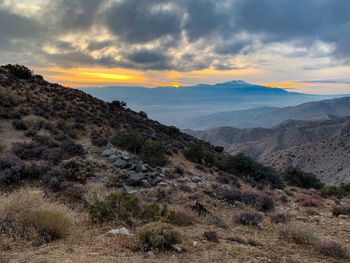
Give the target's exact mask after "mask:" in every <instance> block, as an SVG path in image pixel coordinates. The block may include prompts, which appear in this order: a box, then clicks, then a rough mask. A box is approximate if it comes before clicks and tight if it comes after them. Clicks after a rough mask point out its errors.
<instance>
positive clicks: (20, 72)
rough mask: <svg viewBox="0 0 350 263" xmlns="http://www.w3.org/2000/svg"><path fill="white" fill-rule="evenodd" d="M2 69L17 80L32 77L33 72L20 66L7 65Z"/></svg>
mask: <svg viewBox="0 0 350 263" xmlns="http://www.w3.org/2000/svg"><path fill="white" fill-rule="evenodd" d="M4 68H6V69H7V70H8V71H9V73H10V74H11V75H13V76H15V77H17V78H19V79H28V78H30V77H32V76H33V72H32V71H31V70H30V69H29V68H27V67H25V66H22V65H18V64H15V65H12V64H8V65H6V66H4Z"/></svg>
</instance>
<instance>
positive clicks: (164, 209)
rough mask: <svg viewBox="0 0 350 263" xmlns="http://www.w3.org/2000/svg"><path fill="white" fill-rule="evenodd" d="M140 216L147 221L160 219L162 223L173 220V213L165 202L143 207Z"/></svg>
mask: <svg viewBox="0 0 350 263" xmlns="http://www.w3.org/2000/svg"><path fill="white" fill-rule="evenodd" d="M143 210H144V212H143V215H142V217H143V218H145V219H146V220H148V221H161V222H164V223H170V222H171V221H173V220H174V213H173V211H170V210H169V208H168V206H167V205H166V204H164V205H159V204H151V205H149V206H148V207H146V208H145V209H143Z"/></svg>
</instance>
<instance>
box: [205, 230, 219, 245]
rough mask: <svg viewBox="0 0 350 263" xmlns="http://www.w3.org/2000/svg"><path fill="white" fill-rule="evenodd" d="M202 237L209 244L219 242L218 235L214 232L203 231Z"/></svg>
mask: <svg viewBox="0 0 350 263" xmlns="http://www.w3.org/2000/svg"><path fill="white" fill-rule="evenodd" d="M203 236H204V237H205V239H206V240H208V241H210V242H214V243H218V242H219V238H220V237H219V235H218V233H216V232H215V231H210V230H209V231H205V232H204V233H203Z"/></svg>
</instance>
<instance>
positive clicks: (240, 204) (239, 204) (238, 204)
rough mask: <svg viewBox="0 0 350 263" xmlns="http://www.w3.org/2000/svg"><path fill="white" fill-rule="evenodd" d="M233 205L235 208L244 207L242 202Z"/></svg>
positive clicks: (235, 202)
mask: <svg viewBox="0 0 350 263" xmlns="http://www.w3.org/2000/svg"><path fill="white" fill-rule="evenodd" d="M233 205H234V206H235V207H241V206H243V203H242V202H241V201H237V200H236V201H234V203H233Z"/></svg>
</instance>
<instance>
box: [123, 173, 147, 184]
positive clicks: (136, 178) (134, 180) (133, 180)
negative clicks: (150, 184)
mask: <svg viewBox="0 0 350 263" xmlns="http://www.w3.org/2000/svg"><path fill="white" fill-rule="evenodd" d="M144 178H145V175H144V174H142V173H137V174H135V173H133V174H130V175H129V177H128V178H126V180H125V182H126V184H127V185H134V186H135V185H141V184H142V182H141V181H142V180H143V179H144Z"/></svg>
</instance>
